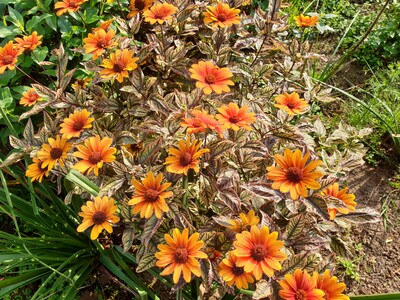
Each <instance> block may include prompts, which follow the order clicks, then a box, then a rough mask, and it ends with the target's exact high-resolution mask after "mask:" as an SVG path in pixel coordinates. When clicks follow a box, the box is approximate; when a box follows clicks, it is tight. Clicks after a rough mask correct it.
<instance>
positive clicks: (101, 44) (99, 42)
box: [96, 40, 107, 49]
mask: <svg viewBox="0 0 400 300" xmlns="http://www.w3.org/2000/svg"><path fill="white" fill-rule="evenodd" d="M96 46H97V48H102V49H103V48H105V47H106V46H107V42H106V41H104V40H99V41H97V43H96Z"/></svg>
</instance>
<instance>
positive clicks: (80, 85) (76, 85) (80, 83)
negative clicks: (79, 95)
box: [71, 78, 92, 91]
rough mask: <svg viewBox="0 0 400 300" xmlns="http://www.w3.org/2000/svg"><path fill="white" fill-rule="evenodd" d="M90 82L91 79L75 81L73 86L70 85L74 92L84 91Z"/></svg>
mask: <svg viewBox="0 0 400 300" xmlns="http://www.w3.org/2000/svg"><path fill="white" fill-rule="evenodd" d="M91 81H92V78H84V79H77V80H76V81H75V82H74V83H73V84H71V86H72V88H73V89H74V91H77V90H81V89H84V88H86V87H87V86H88V84H89V83H90V82H91Z"/></svg>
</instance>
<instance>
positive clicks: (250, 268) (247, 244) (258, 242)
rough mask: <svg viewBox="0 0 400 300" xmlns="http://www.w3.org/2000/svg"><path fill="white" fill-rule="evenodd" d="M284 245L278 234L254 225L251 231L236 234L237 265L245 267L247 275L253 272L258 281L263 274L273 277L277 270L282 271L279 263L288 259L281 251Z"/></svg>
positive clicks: (235, 251) (234, 243)
mask: <svg viewBox="0 0 400 300" xmlns="http://www.w3.org/2000/svg"><path fill="white" fill-rule="evenodd" d="M283 244H284V243H283V241H279V240H278V232H276V231H274V232H271V233H270V232H269V228H268V227H267V226H263V227H262V228H261V229H259V228H258V227H257V226H255V225H253V226H251V229H250V231H243V232H242V233H238V234H236V241H234V242H233V246H234V247H235V250H234V251H233V254H234V255H236V256H237V257H238V259H237V261H236V265H237V266H238V267H244V271H245V272H247V273H250V272H253V275H254V277H255V279H256V280H260V279H261V277H262V275H263V274H265V275H267V276H268V277H272V276H273V275H274V271H275V270H277V271H279V270H281V269H282V266H281V264H280V263H279V262H280V261H283V260H285V259H286V258H287V256H286V254H285V253H283V252H282V251H280V249H281V248H282V247H283Z"/></svg>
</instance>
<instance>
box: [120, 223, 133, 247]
mask: <svg viewBox="0 0 400 300" xmlns="http://www.w3.org/2000/svg"><path fill="white" fill-rule="evenodd" d="M134 240H135V228H133V227H132V226H128V227H126V228H125V229H124V232H123V233H122V244H123V246H124V252H127V251H129V250H130V249H131V247H132V244H133V241H134Z"/></svg>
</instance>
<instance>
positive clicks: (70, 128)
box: [60, 108, 94, 139]
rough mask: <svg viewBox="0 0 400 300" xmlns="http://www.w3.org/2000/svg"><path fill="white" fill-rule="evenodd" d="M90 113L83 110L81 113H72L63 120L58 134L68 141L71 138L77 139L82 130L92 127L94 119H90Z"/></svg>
mask: <svg viewBox="0 0 400 300" xmlns="http://www.w3.org/2000/svg"><path fill="white" fill-rule="evenodd" d="M89 116H90V112H89V111H88V110H87V109H86V108H85V109H82V110H81V111H78V110H77V111H74V113H73V114H70V115H69V117H68V118H65V119H64V121H63V123H62V124H61V130H60V133H62V135H63V138H66V139H70V138H73V137H79V136H80V135H81V133H82V132H83V130H85V129H87V128H91V127H92V124H91V123H92V122H93V121H94V118H90V117H89Z"/></svg>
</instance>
